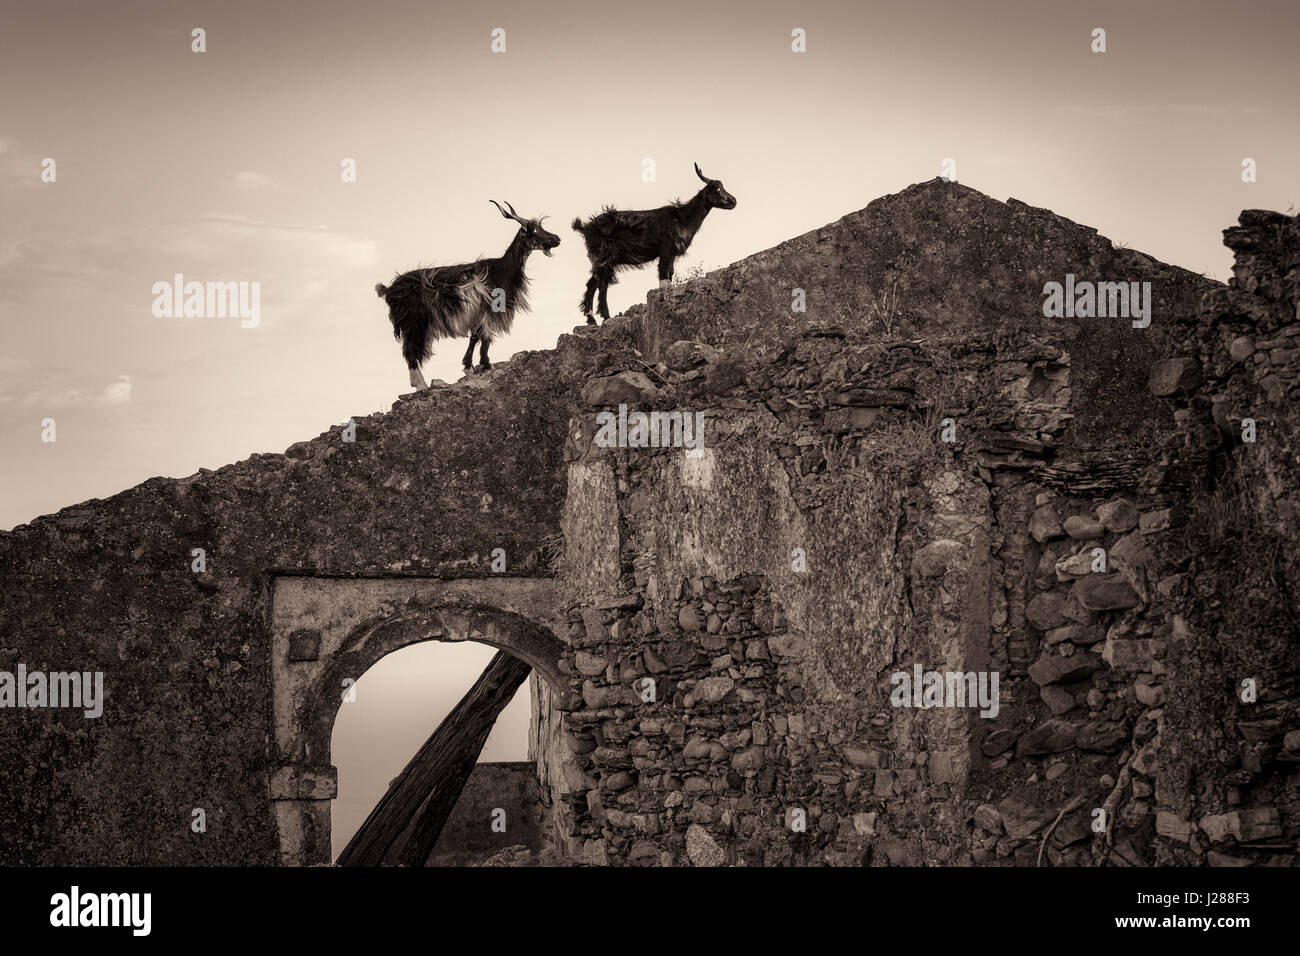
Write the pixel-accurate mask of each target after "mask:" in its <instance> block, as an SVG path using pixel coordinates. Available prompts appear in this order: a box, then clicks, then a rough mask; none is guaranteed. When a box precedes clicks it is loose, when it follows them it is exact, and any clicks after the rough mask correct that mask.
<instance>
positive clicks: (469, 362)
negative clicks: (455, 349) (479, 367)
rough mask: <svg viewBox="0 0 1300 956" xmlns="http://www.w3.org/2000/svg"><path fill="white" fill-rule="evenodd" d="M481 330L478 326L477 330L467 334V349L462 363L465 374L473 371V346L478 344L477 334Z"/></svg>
mask: <svg viewBox="0 0 1300 956" xmlns="http://www.w3.org/2000/svg"><path fill="white" fill-rule="evenodd" d="M481 330H482V326H479V328H477V329H475V330H474V331H473V332H471V333H470V334H469V348H467V349H466V350H465V361H464V365H465V371H466V372H473V371H474V346H475V345H477V344H478V340H479V334H480V331H481Z"/></svg>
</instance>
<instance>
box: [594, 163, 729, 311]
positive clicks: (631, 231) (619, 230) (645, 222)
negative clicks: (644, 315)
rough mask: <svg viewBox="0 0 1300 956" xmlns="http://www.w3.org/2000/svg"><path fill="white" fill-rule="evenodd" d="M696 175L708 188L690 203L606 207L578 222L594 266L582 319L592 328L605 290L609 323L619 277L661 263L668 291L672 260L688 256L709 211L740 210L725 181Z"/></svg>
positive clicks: (602, 305) (662, 285)
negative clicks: (594, 306) (595, 305)
mask: <svg viewBox="0 0 1300 956" xmlns="http://www.w3.org/2000/svg"><path fill="white" fill-rule="evenodd" d="M695 175H697V176H699V177H700V179H702V180H704V188H703V189H701V190H700V191H699V192H697V193H696V194H695V195H694V196H692V197H691V199H690V201H689V202H680V201H678V202H671V203H669V204H668V205H667V206H660V207H659V208H658V209H637V210H620V209H614V208H612V207H610V206H606V207H605V208H604V209H603V210H602V211H601V212H600V213H598V214H597V215H595V216H592V217H591V218H590V219H588V220H587V221H586V223H583V221H582V220H581V219H575V220H573V228H574V229H576V230H577V231H578V232H580V233H581V234H582V238H583V239H584V240H585V241H586V243H587V258H588V259H590V260H591V278H590V279H588V280H587V291H586V293H585V294H584V295H583V297H582V314H583V315H585V316H586V317H587V324H588V325H595V324H596V320H595V319H594V318H592V316H591V300H592V297H593V296H595V294H596V290H597V289H599V290H600V316H601V318H603V319H608V318H609V300H608V294H609V287H610V285H611V284H613V283H615V282H617V281H618V280H617V279H616V278H615V277H614V275H615V273H616V272H618V271H620V270H622V269H630V268H635V267H639V266H643V265H645V264H646V263H647V262H650V261H651V260H653V259H658V260H659V287H660V288H661V289H663V288H666V286H667V284H668V283H669V282H671V281H672V278H673V260H674V259H676V258H677V257H678V256H680V255H683V254H684V253H685V252H686V250H687V248H688V247H689V246H690V244H691V240H692V239H694V238H695V234H696V233H697V232H699V230H700V226H702V225H704V217H705V216H707V215H708V214H709V210H710V209H735V208H736V197H735V196H733V195H731V193H729V192H727V191H726V190H725V189H723V188H722V181H721V180H717V179H710V178H709V177H708V176H705V175H704V173H702V172H700V164H699V163H696V164H695Z"/></svg>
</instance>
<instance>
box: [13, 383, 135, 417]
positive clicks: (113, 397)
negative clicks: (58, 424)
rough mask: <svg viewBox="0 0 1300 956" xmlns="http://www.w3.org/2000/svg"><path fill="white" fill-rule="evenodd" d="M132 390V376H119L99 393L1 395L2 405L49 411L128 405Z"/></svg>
mask: <svg viewBox="0 0 1300 956" xmlns="http://www.w3.org/2000/svg"><path fill="white" fill-rule="evenodd" d="M131 389H132V379H131V376H130V375H119V376H118V377H117V378H116V379H114V380H113V381H111V382H109V383H108V384H107V385H105V386H104V388H103V389H102V390H100V391H98V392H83V391H81V390H80V389H76V388H65V389H37V390H34V391H29V392H26V393H25V394H22V395H14V394H0V403H3V404H15V403H17V404H20V405H24V406H29V407H30V406H39V407H41V408H48V409H55V408H73V407H77V406H86V405H127V404H129V403H130V401H131Z"/></svg>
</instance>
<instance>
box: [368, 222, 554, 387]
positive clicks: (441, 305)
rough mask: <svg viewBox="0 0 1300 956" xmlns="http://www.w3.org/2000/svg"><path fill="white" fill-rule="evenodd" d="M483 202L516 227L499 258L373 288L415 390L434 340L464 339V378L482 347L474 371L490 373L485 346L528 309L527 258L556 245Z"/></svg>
mask: <svg viewBox="0 0 1300 956" xmlns="http://www.w3.org/2000/svg"><path fill="white" fill-rule="evenodd" d="M488 201H489V202H491V203H492V205H494V206H496V207H497V209H498V210H500V212H501V215H502V216H504V217H505V218H506V219H513V220H514V221H515V222H517V223H519V231H518V232H517V233H515V237H514V239H512V240H510V246H509V247H508V248H507V249H506V251H505V253H504V254H502V255H501V257H500V258H497V259H475V260H474V261H473V262H466V263H463V264H462V265H457V266H439V267H437V268H433V269H414V270H412V271H411V272H403V273H402V274H401V275H399V276H398V277H397V278H396V279H394V280H393V282H392V285H384V284H383V283H382V282H381V283H379V284H378V285H376V286H375V293H376V294H377V295H378V296H379V297H380V298H381V299H383V300H384V301H385V302H387V303H388V320H389V321H390V322H392V323H393V338H395V339H397V341H399V342H401V343H402V357H403V358H405V359H406V367H407V368H408V369H410V372H411V385H412V386H414V387H415V388H424V386H425V381H424V376H423V375H421V374H420V364H421V363H422V362H426V361H428V359H429V356H431V355H432V354H433V343H434V342H436V341H437V340H438V339H447V338H458V337H460V336H462V335H469V337H470V338H469V349H468V350H467V351H466V352H465V371H467V372H472V371H473V363H474V345H475V344H476V343H477V342H480V341H481V342H482V343H483V345H482V348H481V351H480V353H479V360H480V363H481V364H480V366H479V367H480V369H482V370H487V369H489V368H491V367H492V365H491V363H490V362H489V361H488V345H490V344H491V342H492V340H493V339H494V338H496V337H497V336H500V335H505V334H506V333H507V332H509V331H510V327H511V326H512V325H513V324H514V321H515V312H516V311H519V310H523V311H527V309H528V276H526V275H525V274H524V264H525V263H526V262H527V261H528V254H529V253H530V252H532V251H534V250H536V249H540V250H542V252H543V253H544V254H545V255H547V256H549V255H550V254H551V250H552V249H554V248H555V247H556V246H558V245H559V244H560V237H559V236H557V235H556V234H555V233H553V232H547V231H546V230H545V229H543V228H542V221H541V220H540V219H524V218H523V217H522V216H520V215H519V214H518V213H516V212H515V207H514V206H511V205H510V203H506V209H509V210H510V211H509V212H506V210H505V209H502V208H501V205H500V203H498V202H497V201H496V200H495V199H491V200H488ZM543 218H545V217H543Z"/></svg>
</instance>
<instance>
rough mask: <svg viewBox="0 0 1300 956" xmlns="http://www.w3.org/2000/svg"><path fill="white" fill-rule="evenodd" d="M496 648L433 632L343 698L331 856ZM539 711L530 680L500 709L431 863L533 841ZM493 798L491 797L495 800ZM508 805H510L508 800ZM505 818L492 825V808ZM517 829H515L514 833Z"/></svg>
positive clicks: (386, 660) (380, 664) (469, 858)
mask: <svg viewBox="0 0 1300 956" xmlns="http://www.w3.org/2000/svg"><path fill="white" fill-rule="evenodd" d="M495 654H496V649H495V648H492V647H489V646H487V645H484V644H478V643H475V642H469V641H466V642H461V643H454V644H453V643H442V642H437V641H427V642H422V643H418V644H412V645H408V646H406V647H403V648H400V649H399V650H396V651H393V652H392V653H390V654H388V655H386V656H384V657H383V658H381V659H380V660H379V661H377V662H376V663H375V664H374V665H373V666H372V667H370V669H369V670H367V671H366V672H365V673H364V674H363V675H362V676H361V678H360V679H359V680H357V682H356V684H355V685H354V687H353V688H352V690H353V691H354V694H353V695H352V698H353V699H348V700H344V702H343V703H342V704H341V705H340V707H339V712H338V716H337V717H336V718H335V721H334V729H333V733H332V735H331V743H330V752H331V755H332V760H333V763H334V766H335V767H336V768H337V770H338V796H337V797H336V798H335V799H334V801H333V804H332V806H331V842H332V847H331V858H333V859H337V858H338V855H339V853H340V852H341V851H342V850H343V848H344V847H345V846H346V845H347V843H348V841H349V840H350V839H352V836H353V834H354V833H356V831H357V828H358V827H360V826H361V824H362V823H363V822H364V821H365V819H366V817H367V815H368V814H369V813H370V811H371V810H372V809H373V808H374V807H375V805H376V804H377V803H378V802H379V800H380V799H381V798H382V797H383V796H384V794H385V792H386V791H387V790H388V787H389V785H390V784H391V783H392V782H393V780H394V778H396V777H397V775H398V774H399V773H400V772H401V771H402V769H403V768H404V767H405V766H406V765H407V762H408V761H409V760H410V759H411V757H412V755H413V754H415V753H416V752H417V751H418V750H419V749H420V747H421V745H423V744H424V742H425V740H426V739H427V738H428V737H429V735H430V734H431V733H433V731H434V730H435V729H436V728H437V727H439V726H440V725H441V723H442V721H443V720H444V719H445V718H446V717H447V715H448V714H449V713H450V712H451V710H452V708H453V707H455V706H456V704H457V702H459V701H460V699H461V697H462V696H463V695H464V694H465V692H466V690H468V688H469V687H470V686H471V685H472V684H473V683H474V681H475V680H476V679H477V678H478V677H479V675H480V674H481V673H482V672H483V670H484V668H486V667H487V666H488V664H489V662H491V660H492V658H493V657H494V656H495ZM530 718H531V706H530V694H529V689H528V685H527V683H525V684H524V685H523V686H522V687H520V688H519V690H518V691H516V692H515V694H514V697H513V698H512V699H511V701H510V703H509V704H508V705H507V706H506V708H505V709H504V710H503V711H502V712H501V714H500V716H498V718H497V720H496V723H495V724H494V726H493V728H492V732H491V734H490V735H489V736H488V739H487V743H486V744H485V745H484V747H483V750H482V751H481V752H480V754H479V757H478V764H479V765H480V766H478V767H476V768H475V771H474V774H473V775H472V776H471V778H470V781H469V783H467V785H466V788H465V791H464V793H462V796H461V800H460V801H459V802H458V803H457V806H456V810H455V811H454V812H453V814H452V817H451V819H450V820H448V823H447V826H446V827H445V828H444V832H443V835H442V837H440V839H439V842H438V846H437V847H436V848H435V851H434V853H433V855H432V857H431V862H433V863H435V864H436V863H439V862H448V863H465V862H473V861H474V857H475V856H476V855H478V854H479V853H481V852H482V851H484V850H488V849H491V848H492V847H493V846H494V845H496V844H499V845H500V848H504V847H506V846H511V845H517V844H519V843H525V844H526V843H527V842H528V840H527V839H526V838H527V837H528V836H531V835H533V833H534V831H535V827H534V826H530V824H532V823H533V822H534V820H535V818H536V817H538V816H540V806H529V805H528V804H529V802H530V801H529V800H528V797H529V795H530V794H529V786H528V784H529V783H531V784H532V795H533V796H535V779H534V775H535V769H534V768H533V767H532V765H531V764H529V763H528V762H527V761H528V728H529V720H530ZM487 804H492V805H491V806H488V805H487ZM502 804H504V805H505V806H501V805H502ZM496 809H501V810H502V811H503V813H502V814H501V815H500V816H502V817H504V819H503V820H500V821H499V822H497V827H496V829H494V828H493V824H494V820H493V817H492V811H493V810H496ZM512 831H513V832H512Z"/></svg>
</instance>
